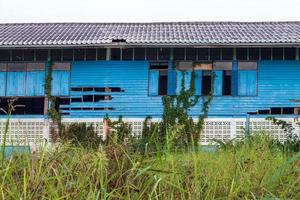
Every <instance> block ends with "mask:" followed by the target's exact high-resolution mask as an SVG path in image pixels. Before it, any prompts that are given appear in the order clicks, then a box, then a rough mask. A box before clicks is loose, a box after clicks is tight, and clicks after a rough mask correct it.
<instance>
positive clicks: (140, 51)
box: [134, 48, 146, 60]
mask: <svg viewBox="0 0 300 200" xmlns="http://www.w3.org/2000/svg"><path fill="white" fill-rule="evenodd" d="M145 57H146V49H145V48H135V49H134V60H145Z"/></svg>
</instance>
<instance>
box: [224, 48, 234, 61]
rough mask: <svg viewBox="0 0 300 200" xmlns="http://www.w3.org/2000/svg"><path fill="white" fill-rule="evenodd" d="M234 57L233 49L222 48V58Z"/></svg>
mask: <svg viewBox="0 0 300 200" xmlns="http://www.w3.org/2000/svg"><path fill="white" fill-rule="evenodd" d="M232 59H233V49H232V48H224V49H222V60H232Z"/></svg>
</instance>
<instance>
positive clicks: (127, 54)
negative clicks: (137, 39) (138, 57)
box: [122, 48, 133, 60]
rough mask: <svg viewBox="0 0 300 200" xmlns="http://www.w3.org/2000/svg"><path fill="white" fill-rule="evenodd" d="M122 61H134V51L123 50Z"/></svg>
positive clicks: (130, 49)
mask: <svg viewBox="0 0 300 200" xmlns="http://www.w3.org/2000/svg"><path fill="white" fill-rule="evenodd" d="M122 60H133V49H132V48H128V49H122Z"/></svg>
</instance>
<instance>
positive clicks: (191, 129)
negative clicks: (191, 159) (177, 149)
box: [160, 70, 215, 146]
mask: <svg viewBox="0 0 300 200" xmlns="http://www.w3.org/2000/svg"><path fill="white" fill-rule="evenodd" d="M181 73H182V79H181V90H180V93H179V94H178V95H173V96H164V97H163V98H162V101H163V120H162V123H161V127H160V128H161V130H160V132H161V139H162V140H166V139H168V138H170V136H169V135H168V132H174V130H172V131H170V130H171V129H174V128H175V127H179V130H178V129H176V131H177V132H178V134H177V136H175V138H174V136H172V138H173V139H175V142H176V144H178V145H185V146H187V145H188V144H194V145H197V144H198V142H199V140H200V136H201V132H202V129H203V124H204V119H205V118H207V116H208V111H209V107H210V104H211V102H212V100H213V95H212V94H213V91H211V93H210V94H209V95H208V96H206V97H202V102H203V104H202V105H203V107H202V109H201V114H200V115H199V119H198V122H197V123H194V121H193V119H192V117H190V116H189V111H190V109H191V108H193V107H194V106H196V105H197V103H198V102H199V98H200V96H197V95H195V71H194V70H193V71H192V72H191V79H190V88H188V89H187V88H186V87H185V83H186V78H185V77H186V73H187V72H186V71H181ZM212 77H213V78H212V90H213V82H214V77H215V75H214V74H213V76H212Z"/></svg>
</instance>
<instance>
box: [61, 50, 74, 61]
mask: <svg viewBox="0 0 300 200" xmlns="http://www.w3.org/2000/svg"><path fill="white" fill-rule="evenodd" d="M62 59H63V61H72V60H73V49H64V50H63V57H62Z"/></svg>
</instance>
